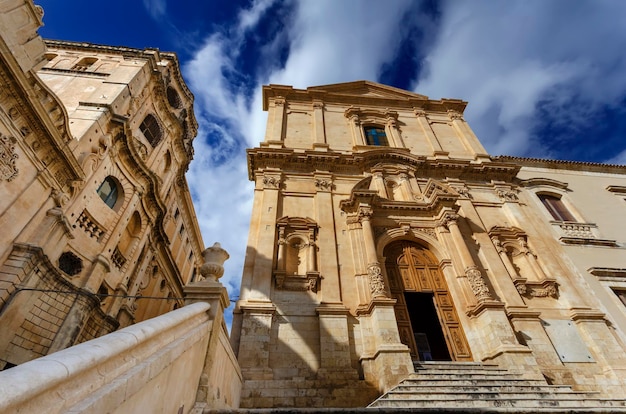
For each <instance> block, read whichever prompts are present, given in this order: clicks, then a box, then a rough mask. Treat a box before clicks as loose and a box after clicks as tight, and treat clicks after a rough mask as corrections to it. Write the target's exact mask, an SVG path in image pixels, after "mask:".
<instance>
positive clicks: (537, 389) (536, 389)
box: [388, 384, 593, 397]
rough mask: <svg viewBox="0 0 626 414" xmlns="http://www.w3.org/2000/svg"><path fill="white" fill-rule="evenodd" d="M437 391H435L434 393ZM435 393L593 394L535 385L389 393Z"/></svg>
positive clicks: (418, 387)
mask: <svg viewBox="0 0 626 414" xmlns="http://www.w3.org/2000/svg"><path fill="white" fill-rule="evenodd" d="M433 390H435V391H433ZM433 392H438V393H442V394H457V393H461V392H518V393H534V394H537V393H553V394H556V395H562V394H576V395H583V396H586V397H590V396H592V395H593V394H590V393H580V392H576V391H572V389H571V388H570V387H567V386H558V387H554V386H550V385H544V386H535V385H522V386H519V385H513V386H511V385H499V384H494V385H457V386H449V387H433V386H431V385H415V386H410V387H407V386H402V387H397V388H394V389H393V390H391V391H389V393H388V395H391V394H422V393H423V394H431V393H433Z"/></svg>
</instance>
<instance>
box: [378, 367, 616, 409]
mask: <svg viewBox="0 0 626 414" xmlns="http://www.w3.org/2000/svg"><path fill="white" fill-rule="evenodd" d="M415 369H416V373H415V374H411V375H410V376H409V377H408V378H407V379H406V380H404V381H402V383H400V384H399V385H398V386H397V387H395V388H393V389H392V390H390V391H389V392H387V393H386V394H385V395H383V396H381V397H380V398H379V399H377V400H376V401H374V402H373V403H372V404H370V405H369V408H375V409H380V410H394V409H397V410H407V409H417V410H419V411H423V410H444V411H445V410H454V409H463V410H479V411H482V410H486V411H490V412H507V411H508V412H516V410H526V411H529V412H548V411H552V412H558V411H560V412H566V411H568V410H572V411H576V410H581V409H582V410H584V411H585V412H593V411H594V410H597V412H624V413H626V401H623V400H607V399H602V398H597V395H598V393H589V392H577V391H573V390H572V389H571V388H570V387H569V386H565V385H556V386H555V385H549V384H548V383H546V381H545V380H543V379H526V378H523V377H522V376H521V375H520V374H518V373H514V372H510V371H508V370H506V369H502V368H499V367H498V366H497V365H485V364H481V363H477V362H469V363H450V362H419V363H415Z"/></svg>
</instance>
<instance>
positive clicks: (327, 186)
mask: <svg viewBox="0 0 626 414" xmlns="http://www.w3.org/2000/svg"><path fill="white" fill-rule="evenodd" d="M315 188H317V189H318V190H320V191H330V190H332V188H333V182H332V181H331V180H326V179H323V178H316V179H315Z"/></svg>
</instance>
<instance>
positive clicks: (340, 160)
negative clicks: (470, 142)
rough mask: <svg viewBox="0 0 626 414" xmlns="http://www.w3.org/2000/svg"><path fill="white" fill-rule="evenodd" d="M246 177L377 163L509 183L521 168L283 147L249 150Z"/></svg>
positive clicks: (392, 151) (349, 170) (397, 152)
mask: <svg viewBox="0 0 626 414" xmlns="http://www.w3.org/2000/svg"><path fill="white" fill-rule="evenodd" d="M246 152H247V156H248V178H249V179H250V180H251V181H253V180H254V179H255V174H256V172H257V171H258V170H263V169H265V168H280V169H281V170H282V171H283V172H299V173H313V172H315V171H328V172H331V173H335V174H342V173H346V174H361V173H362V172H363V171H365V170H369V169H371V168H372V167H375V166H376V165H377V164H380V163H387V164H394V163H395V164H400V165H405V166H407V167H409V168H410V169H411V170H413V171H414V173H415V175H416V176H420V177H438V178H447V177H450V178H458V179H465V180H470V181H483V180H487V181H489V180H498V181H505V182H512V181H513V179H514V178H515V176H516V175H517V173H518V171H519V169H520V167H519V166H518V165H515V164H513V163H508V162H497V161H490V162H480V163H477V162H473V161H470V160H450V159H429V158H426V157H424V156H416V155H413V154H411V153H409V152H408V151H406V150H404V149H398V148H388V147H386V148H381V149H379V148H376V149H372V150H369V151H363V152H357V153H349V154H346V153H340V152H334V151H331V152H319V151H314V150H307V151H304V152H296V151H294V150H293V149H286V148H280V149H275V148H252V149H248V150H247V151H246Z"/></svg>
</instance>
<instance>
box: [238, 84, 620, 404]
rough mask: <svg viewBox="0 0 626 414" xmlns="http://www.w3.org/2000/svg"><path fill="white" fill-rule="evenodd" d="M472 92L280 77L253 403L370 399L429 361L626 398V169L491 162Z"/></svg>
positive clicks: (251, 273)
mask: <svg viewBox="0 0 626 414" xmlns="http://www.w3.org/2000/svg"><path fill="white" fill-rule="evenodd" d="M466 104H467V103H466V102H464V101H461V100H457V99H440V100H433V99H429V98H428V97H426V96H422V95H418V94H415V93H411V92H407V91H403V90H399V89H395V88H392V87H388V86H384V85H380V84H376V83H372V82H367V81H359V82H350V83H344V84H335V85H326V86H319V87H310V88H307V89H306V90H300V89H295V88H292V87H290V86H281V85H269V86H265V87H264V88H263V109H264V110H266V111H268V123H267V130H266V134H265V139H264V140H263V142H261V144H260V146H259V147H257V148H253V149H250V150H248V171H249V178H250V179H251V180H253V181H254V182H255V190H254V191H255V193H254V204H253V212H252V220H251V225H250V233H249V241H248V250H247V252H248V253H247V256H246V261H245V266H244V269H243V277H242V285H241V297H240V299H239V301H238V302H237V305H236V309H235V317H234V322H233V329H232V331H233V332H232V344H233V347H234V349H235V352H236V353H237V354H238V359H239V363H240V365H241V369H242V373H243V377H244V388H243V391H242V407H279V406H290V407H309V406H316V407H319V406H334V407H337V406H364V405H367V404H368V403H369V402H371V401H372V399H373V397H374V396H377V395H380V394H381V393H383V392H385V391H387V390H389V389H390V388H391V387H393V386H395V385H396V384H397V383H398V382H399V381H400V380H402V379H403V378H406V377H407V376H408V375H409V374H411V373H412V372H413V371H414V365H413V362H414V361H430V360H436V361H437V360H438V361H452V362H471V361H475V362H483V363H495V364H498V365H499V366H500V367H502V368H506V369H508V370H509V371H511V372H513V373H517V375H518V376H519V377H522V378H527V379H529V380H533V381H534V380H541V381H544V380H545V381H546V382H547V383H548V384H563V385H569V386H571V387H572V388H573V389H574V390H580V391H594V392H598V393H600V395H603V396H606V397H609V398H611V397H621V396H623V395H624V392H625V391H626V354H625V352H624V351H625V350H626V349H625V346H624V343H625V340H626V336H625V333H626V309H625V308H624V304H623V303H622V302H620V298H621V299H622V301H623V300H624V296H625V294H624V292H625V290H624V289H625V288H626V278H625V275H626V271H625V270H624V263H626V253H625V250H624V247H626V238H625V236H624V235H625V234H626V221H624V220H622V218H623V217H624V214H625V213H626V201H625V200H624V198H625V194H626V167H624V166H614V165H601V164H588V163H577V162H561V161H547V160H534V159H522V158H514V157H491V156H490V155H489V154H488V153H487V152H486V151H485V149H484V148H483V146H482V145H481V143H480V142H479V140H478V138H477V137H476V136H475V135H474V134H473V132H472V130H471V129H470V127H469V125H468V124H467V122H466V121H465V120H464V118H463V111H464V109H465V106H466Z"/></svg>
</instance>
